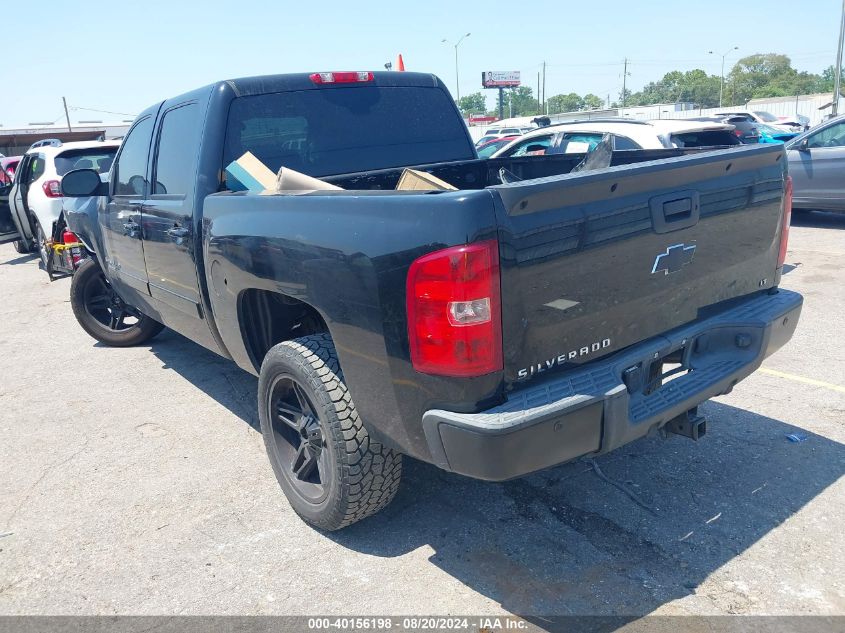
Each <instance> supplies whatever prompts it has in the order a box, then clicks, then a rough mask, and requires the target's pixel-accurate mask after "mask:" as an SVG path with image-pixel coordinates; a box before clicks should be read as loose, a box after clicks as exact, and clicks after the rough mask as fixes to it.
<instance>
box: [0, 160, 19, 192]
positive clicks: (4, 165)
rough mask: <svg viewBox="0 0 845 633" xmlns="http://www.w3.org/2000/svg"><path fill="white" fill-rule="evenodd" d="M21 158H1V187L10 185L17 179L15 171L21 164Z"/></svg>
mask: <svg viewBox="0 0 845 633" xmlns="http://www.w3.org/2000/svg"><path fill="white" fill-rule="evenodd" d="M20 161H21V157H20V156H3V157H2V158H0V186H3V185H10V184H12V181H13V180H14V179H15V170H16V169H17V168H18V163H20Z"/></svg>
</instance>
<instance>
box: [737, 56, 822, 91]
mask: <svg viewBox="0 0 845 633" xmlns="http://www.w3.org/2000/svg"><path fill="white" fill-rule="evenodd" d="M822 83H823V78H822V77H820V76H819V75H815V74H812V73H808V72H798V71H797V70H795V69H794V68H793V67H792V60H790V59H789V57H788V56H787V55H779V54H777V53H758V54H756V55H749V56H748V57H743V58H742V59H740V60H739V61H738V62H737V63H736V64H734V67H733V68H732V69H731V72H730V73H729V74H728V76H727V77H726V78H725V84H726V85H725V88H726V90H728V91H729V93H730V98H731V101H732V102H734V103H746V102H747V101H749V100H751V99H756V98H760V97H784V96H791V95H797V94H806V93H808V92H816V91H818V90H819V88H820V87H821V85H822Z"/></svg>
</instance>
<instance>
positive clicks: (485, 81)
mask: <svg viewBox="0 0 845 633" xmlns="http://www.w3.org/2000/svg"><path fill="white" fill-rule="evenodd" d="M519 84H520V81H519V71H518V70H487V71H485V72H483V73H481V85H482V86H484V87H485V88H514V87H516V86H518V85H519Z"/></svg>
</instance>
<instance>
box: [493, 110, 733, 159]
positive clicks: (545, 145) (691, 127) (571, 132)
mask: <svg viewBox="0 0 845 633" xmlns="http://www.w3.org/2000/svg"><path fill="white" fill-rule="evenodd" d="M604 134H610V135H611V136H612V142H613V149H614V150H628V149H663V148H669V147H709V146H724V145H740V144H741V143H740V141H739V139H737V137H736V136H734V134H733V126H732V125H727V124H724V123H710V122H702V121H689V120H686V119H678V120H670V119H664V120H658V121H637V120H634V119H620V118H608V119H591V120H588V121H571V122H569V121H567V122H564V123H556V124H554V125H549V126H547V127H543V128H539V129H537V130H534V131H532V132H529V133H527V134H523V135H522V136H521V137H520V138H518V139H516V140H514V141H512V142H511V143H509V144H508V145H506V146H505V147H503V148H502V149H500V150H497V151H496V152H495V153H494V154H493V158H499V157H507V156H513V157H517V156H529V155H537V154H546V153H550V154H572V153H581V152H587V151H589V150H591V149H593V148H594V147H595V146H596V145H598V144H599V142H600V141H601V139H602V136H603V135H604Z"/></svg>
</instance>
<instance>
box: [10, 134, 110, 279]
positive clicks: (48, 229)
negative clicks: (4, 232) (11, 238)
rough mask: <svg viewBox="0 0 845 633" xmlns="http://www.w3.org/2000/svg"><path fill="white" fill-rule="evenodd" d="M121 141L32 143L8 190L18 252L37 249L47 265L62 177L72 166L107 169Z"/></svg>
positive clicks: (52, 141)
mask: <svg viewBox="0 0 845 633" xmlns="http://www.w3.org/2000/svg"><path fill="white" fill-rule="evenodd" d="M119 146H120V141H80V142H74V143H62V142H61V141H56V140H55V139H45V140H43V141H39V142H38V143H34V144H33V147H32V148H31V149H29V150H28V151H27V152H26V154H24V156H23V158H22V159H21V162H20V164H19V166H18V169H17V172H16V175H15V181H14V184H13V186H12V191H11V193H10V204H11V207H12V217H13V219H14V220H15V223H16V225H17V228H18V232H19V233H20V234H21V236H22V237H21V240H20V241H19V242H17V243H16V244H15V247H16V248H17V250H18V251H19V252H22V253H26V252H30V251H31V250H33V249H38V253H39V255H40V256H41V261H42V264H43V265H44V268H45V270H47V269H48V268H49V263H50V257H51V244H52V242H53V238H52V236H53V234H54V228H55V227H54V224H55V222H56V220H58V219H59V214H60V213H61V210H62V192H61V185H60V183H61V179H62V177H63V176H64V175H65V174H66V173H67V172H69V171H71V170H73V169H83V168H93V169H95V170H96V171H97V172H98V173H107V172H108V171H109V169H110V167H111V163H112V161H113V160H114V155H115V153H116V152H117V148H118V147H119Z"/></svg>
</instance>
